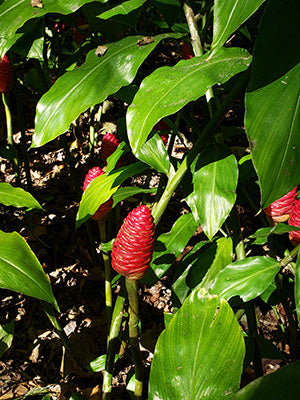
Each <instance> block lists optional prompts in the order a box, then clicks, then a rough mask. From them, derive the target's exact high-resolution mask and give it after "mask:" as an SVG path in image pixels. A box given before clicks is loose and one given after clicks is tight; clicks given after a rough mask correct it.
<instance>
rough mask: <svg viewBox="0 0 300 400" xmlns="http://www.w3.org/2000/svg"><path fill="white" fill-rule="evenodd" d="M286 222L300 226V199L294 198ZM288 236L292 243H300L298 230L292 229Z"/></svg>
mask: <svg viewBox="0 0 300 400" xmlns="http://www.w3.org/2000/svg"><path fill="white" fill-rule="evenodd" d="M289 217H290V218H289V222H288V224H289V225H291V226H297V227H298V228H300V199H298V200H296V201H295V203H294V205H293V207H292V209H291V211H290V216H289ZM289 238H290V240H291V241H292V242H293V243H294V244H298V243H300V231H292V232H290V233H289Z"/></svg>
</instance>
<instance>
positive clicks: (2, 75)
mask: <svg viewBox="0 0 300 400" xmlns="http://www.w3.org/2000/svg"><path fill="white" fill-rule="evenodd" d="M12 84H13V72H12V68H11V65H10V62H9V59H8V58H7V56H4V57H3V59H2V61H0V92H1V93H6V92H7V91H8V89H9V88H11V86H12Z"/></svg>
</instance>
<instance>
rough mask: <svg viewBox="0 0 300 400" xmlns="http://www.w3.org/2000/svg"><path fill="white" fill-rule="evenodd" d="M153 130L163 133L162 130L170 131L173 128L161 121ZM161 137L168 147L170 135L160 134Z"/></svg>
mask: <svg viewBox="0 0 300 400" xmlns="http://www.w3.org/2000/svg"><path fill="white" fill-rule="evenodd" d="M153 129H154V130H155V131H162V130H166V131H169V130H170V129H171V128H170V127H169V125H168V124H167V123H166V122H165V121H163V120H161V121H159V122H158V123H157V124H155V125H154V127H153ZM159 136H160V137H161V140H162V141H163V142H164V145H165V146H166V145H167V143H168V140H169V135H167V134H160V135H159Z"/></svg>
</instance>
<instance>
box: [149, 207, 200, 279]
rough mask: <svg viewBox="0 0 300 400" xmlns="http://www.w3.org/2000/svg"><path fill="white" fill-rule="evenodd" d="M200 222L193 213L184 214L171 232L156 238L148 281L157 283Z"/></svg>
mask: <svg viewBox="0 0 300 400" xmlns="http://www.w3.org/2000/svg"><path fill="white" fill-rule="evenodd" d="M197 226H198V223H197V222H196V221H195V220H194V217H193V214H191V213H189V214H183V215H181V217H179V218H178V219H177V221H176V222H175V224H174V225H173V226H172V229H171V231H170V232H167V233H163V234H162V235H160V236H159V237H158V239H157V240H156V244H155V248H154V253H153V257H152V261H151V264H150V268H149V269H148V271H147V274H146V276H145V278H144V279H145V281H146V282H147V283H151V284H153V283H155V282H157V280H158V279H159V278H161V277H162V276H163V274H164V273H165V272H166V271H167V270H168V268H169V267H170V266H171V265H172V264H173V262H174V261H175V259H176V258H177V257H178V256H179V254H181V253H182V251H183V250H184V248H185V246H186V245H187V243H188V241H189V240H190V238H191V236H192V235H193V233H194V232H195V230H196V228H197Z"/></svg>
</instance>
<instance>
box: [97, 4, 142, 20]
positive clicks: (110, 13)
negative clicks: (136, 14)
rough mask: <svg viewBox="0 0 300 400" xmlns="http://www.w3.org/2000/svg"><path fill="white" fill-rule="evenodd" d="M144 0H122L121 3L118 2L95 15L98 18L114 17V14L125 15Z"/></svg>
mask: <svg viewBox="0 0 300 400" xmlns="http://www.w3.org/2000/svg"><path fill="white" fill-rule="evenodd" d="M145 1H146V0H128V1H124V2H123V3H122V4H119V5H117V6H115V7H113V8H111V9H110V10H107V11H105V12H103V13H101V14H99V15H97V17H98V18H101V19H109V18H112V17H114V16H115V15H127V14H129V13H130V12H131V11H134V10H136V9H137V8H140V7H141V6H142V5H143V4H144V3H145Z"/></svg>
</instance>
